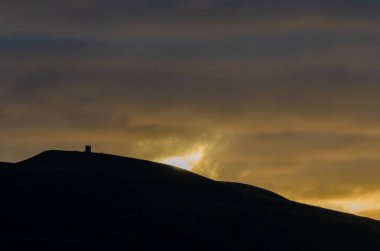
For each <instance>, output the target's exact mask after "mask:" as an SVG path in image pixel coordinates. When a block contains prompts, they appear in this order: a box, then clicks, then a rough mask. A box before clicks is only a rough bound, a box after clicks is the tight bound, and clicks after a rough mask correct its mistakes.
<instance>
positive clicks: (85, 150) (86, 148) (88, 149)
mask: <svg viewBox="0 0 380 251" xmlns="http://www.w3.org/2000/svg"><path fill="white" fill-rule="evenodd" d="M84 152H85V153H92V151H91V146H90V145H87V146H85V147H84Z"/></svg>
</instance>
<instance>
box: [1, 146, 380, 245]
mask: <svg viewBox="0 0 380 251" xmlns="http://www.w3.org/2000/svg"><path fill="white" fill-rule="evenodd" d="M0 191H1V201H2V206H1V208H0V221H1V222H2V224H0V239H2V240H20V239H40V240H41V239H43V240H123V241H125V247H128V245H131V244H132V243H134V244H136V243H139V245H140V248H144V247H146V248H147V249H148V248H149V247H154V248H162V247H166V246H168V245H178V247H181V249H182V250H183V249H186V250H195V249H201V248H208V250H213V249H215V250H216V249H218V248H228V249H235V250H279V249H281V250H380V223H379V222H378V221H375V220H371V219H367V218H362V217H357V216H353V215H349V214H344V213H340V212H335V211H331V210H326V209H321V208H318V207H312V206H307V205H303V204H299V203H296V202H292V201H289V200H287V199H285V198H283V197H281V196H279V195H277V194H275V193H272V192H270V191H267V190H264V189H261V188H258V187H253V186H249V185H245V184H239V183H230V182H218V181H214V180H210V179H208V178H205V177H202V176H199V175H197V174H194V173H191V172H188V171H185V170H182V169H179V168H175V167H172V166H167V165H163V164H158V163H154V162H150V161H145V160H138V159H132V158H125V157H119V156H113V155H107V154H94V153H80V152H63V151H48V152H44V153H41V154H39V155H37V156H35V157H33V158H30V159H28V160H25V161H22V162H19V163H14V164H12V163H0ZM126 243H128V244H126Z"/></svg>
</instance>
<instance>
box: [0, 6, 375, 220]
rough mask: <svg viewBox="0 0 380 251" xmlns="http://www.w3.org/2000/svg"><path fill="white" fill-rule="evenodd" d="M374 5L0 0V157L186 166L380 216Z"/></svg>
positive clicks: (290, 195) (292, 196)
mask: <svg viewBox="0 0 380 251" xmlns="http://www.w3.org/2000/svg"><path fill="white" fill-rule="evenodd" d="M379 13H380V1H376V0H367V1H366V0H331V1H327V0H326V1H317V0H310V1H304V0H302V1H301V0H287V1H283V0H262V1H258V0H138V1H137V0H136V1H128V0H125V1H122V0H76V1H62V0H59V1H58V0H49V1H48V0H39V1H25V0H5V1H0V139H1V140H0V160H2V161H18V160H22V159H25V158H27V157H30V156H32V155H35V154H37V153H39V152H40V151H43V150H46V149H65V150H82V148H83V146H84V145H85V144H91V145H93V148H94V150H95V151H97V152H107V153H113V154H119V155H126V156H132V157H137V158H144V159H149V160H154V161H160V162H165V163H169V164H173V165H179V166H181V167H183V168H186V169H190V170H192V171H195V172H197V173H200V174H202V175H206V176H208V177H211V178H215V179H219V180H229V181H238V182H244V183H248V184H252V185H256V186H260V187H263V188H266V189H269V190H272V191H274V192H277V193H280V194H282V195H284V196H286V197H288V198H290V199H294V200H297V201H301V202H305V203H309V204H314V205H319V206H323V207H328V208H333V209H338V210H342V211H347V212H352V213H356V214H360V215H366V216H370V217H375V218H377V219H380V29H379V27H380V15H379Z"/></svg>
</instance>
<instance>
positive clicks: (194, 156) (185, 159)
mask: <svg viewBox="0 0 380 251" xmlns="http://www.w3.org/2000/svg"><path fill="white" fill-rule="evenodd" d="M202 157H203V151H201V150H200V151H197V152H193V153H190V154H187V155H185V156H174V157H170V158H167V159H164V160H163V161H162V162H163V163H165V164H168V165H172V166H176V167H179V168H182V169H186V170H191V169H192V168H193V167H194V166H195V165H196V164H198V163H199V162H200V161H201V160H202Z"/></svg>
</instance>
